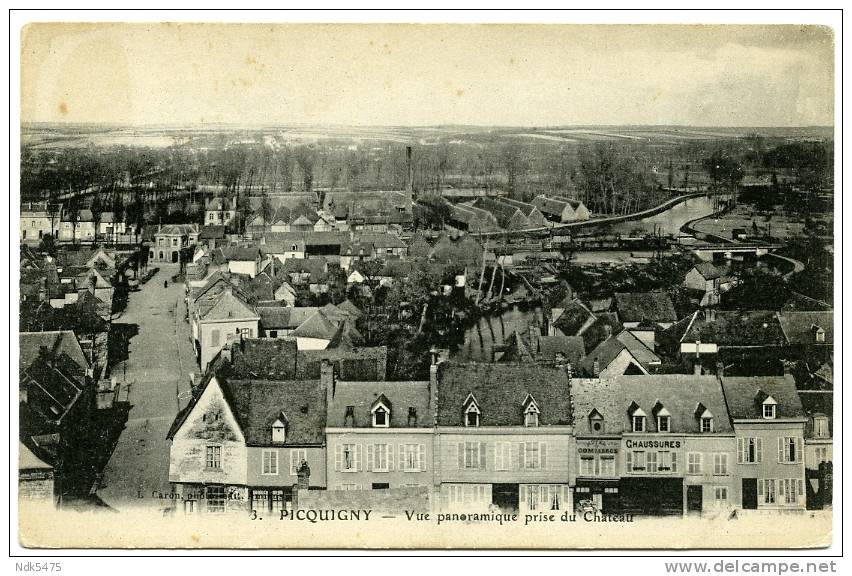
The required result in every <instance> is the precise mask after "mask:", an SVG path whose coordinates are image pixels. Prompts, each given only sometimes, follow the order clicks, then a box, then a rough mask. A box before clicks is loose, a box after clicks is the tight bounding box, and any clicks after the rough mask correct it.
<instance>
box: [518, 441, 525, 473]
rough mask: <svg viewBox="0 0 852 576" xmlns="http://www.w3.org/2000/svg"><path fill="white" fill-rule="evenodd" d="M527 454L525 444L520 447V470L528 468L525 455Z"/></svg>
mask: <svg viewBox="0 0 852 576" xmlns="http://www.w3.org/2000/svg"><path fill="white" fill-rule="evenodd" d="M525 454H526V446H525V445H524V443H523V442H521V443H520V444H519V445H518V468H525V467H526V460H525V458H524V455H525Z"/></svg>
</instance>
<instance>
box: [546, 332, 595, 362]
mask: <svg viewBox="0 0 852 576" xmlns="http://www.w3.org/2000/svg"><path fill="white" fill-rule="evenodd" d="M558 354H561V355H562V356H563V357H564V358H565V361H566V362H568V363H570V364H571V365H572V366H576V365H577V363H578V362H580V360H581V359H582V358H583V356H585V355H586V349H585V344H584V343H583V339H582V338H581V337H580V336H540V337H539V338H538V342H537V345H536V356H537V357H538V358H539V359H542V360H549V361H550V360H556V357H557V355H558Z"/></svg>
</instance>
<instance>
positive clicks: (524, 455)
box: [519, 442, 547, 470]
mask: <svg viewBox="0 0 852 576" xmlns="http://www.w3.org/2000/svg"><path fill="white" fill-rule="evenodd" d="M519 450H520V451H519V460H520V463H521V466H522V467H524V468H526V469H534V470H535V469H540V468H547V443H546V442H521V444H520V449H519Z"/></svg>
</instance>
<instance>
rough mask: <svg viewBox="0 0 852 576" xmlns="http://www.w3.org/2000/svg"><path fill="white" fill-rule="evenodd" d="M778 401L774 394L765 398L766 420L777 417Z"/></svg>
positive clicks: (764, 410) (764, 411) (764, 413)
mask: <svg viewBox="0 0 852 576" xmlns="http://www.w3.org/2000/svg"><path fill="white" fill-rule="evenodd" d="M777 404H778V402H776V401H775V398H773V397H772V396H767V397H766V398H765V399H764V400H763V418H764V419H765V420H773V419H774V418H775V413H776V410H775V409H776V407H777Z"/></svg>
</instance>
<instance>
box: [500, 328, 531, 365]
mask: <svg viewBox="0 0 852 576" xmlns="http://www.w3.org/2000/svg"><path fill="white" fill-rule="evenodd" d="M502 348H503V355H502V356H501V357H500V360H499V361H500V362H532V361H533V360H534V359H533V355H532V352H530V345H529V344H528V343H527V342H525V338H524V337H523V336H522V335H521V334H520V333H518V332H517V331H513V332H512V333H511V334H509V336H508V337H507V338H506V342H505V343H504V344H503V346H502Z"/></svg>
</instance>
